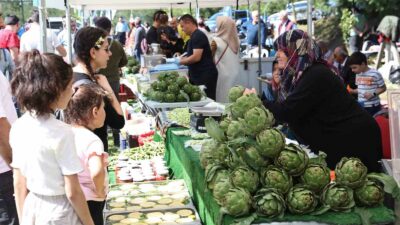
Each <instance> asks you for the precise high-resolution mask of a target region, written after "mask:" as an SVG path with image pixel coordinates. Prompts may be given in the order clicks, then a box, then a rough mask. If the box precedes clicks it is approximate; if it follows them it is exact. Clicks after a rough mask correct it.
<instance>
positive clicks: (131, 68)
mask: <svg viewBox="0 0 400 225" xmlns="http://www.w3.org/2000/svg"><path fill="white" fill-rule="evenodd" d="M125 68H126V69H125V72H126V73H127V74H136V73H139V70H140V63H139V62H138V61H137V60H136V59H135V58H133V57H132V56H128V63H127V64H126V66H125Z"/></svg>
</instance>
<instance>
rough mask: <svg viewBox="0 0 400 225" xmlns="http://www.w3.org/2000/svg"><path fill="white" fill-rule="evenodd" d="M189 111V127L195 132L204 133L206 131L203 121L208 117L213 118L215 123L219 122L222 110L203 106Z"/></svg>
mask: <svg viewBox="0 0 400 225" xmlns="http://www.w3.org/2000/svg"><path fill="white" fill-rule="evenodd" d="M190 111H191V112H192V114H191V115H190V126H191V127H192V128H194V129H195V130H196V131H198V132H201V133H206V132H207V129H206V126H205V123H204V120H205V119H206V118H208V117H212V118H214V119H215V120H216V121H220V120H221V118H222V115H223V113H224V110H223V109H222V108H220V107H217V106H203V107H191V108H190Z"/></svg>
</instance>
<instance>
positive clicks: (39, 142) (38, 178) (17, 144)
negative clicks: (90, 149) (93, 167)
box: [10, 112, 82, 196]
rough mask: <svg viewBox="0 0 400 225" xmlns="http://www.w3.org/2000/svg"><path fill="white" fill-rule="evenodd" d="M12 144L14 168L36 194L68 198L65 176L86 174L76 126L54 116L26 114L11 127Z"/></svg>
mask: <svg viewBox="0 0 400 225" xmlns="http://www.w3.org/2000/svg"><path fill="white" fill-rule="evenodd" d="M10 145H11V147H12V150H13V161H12V164H11V165H12V167H13V168H18V169H20V171H21V173H22V175H23V176H24V177H25V178H26V185H27V188H28V190H29V191H32V192H33V193H36V194H40V195H45V196H55V195H64V194H65V188H64V187H65V183H64V175H73V174H78V173H79V172H81V171H82V166H81V163H80V161H79V158H78V156H77V154H76V150H75V140H74V134H73V132H72V127H71V126H70V125H68V124H65V123H63V122H61V121H59V120H57V119H56V118H55V116H54V115H52V114H51V115H49V117H47V118H44V117H36V116H34V115H32V114H31V113H30V112H26V113H25V114H24V115H23V116H22V117H21V118H19V119H18V120H17V121H16V122H15V123H14V124H13V125H12V127H11V132H10Z"/></svg>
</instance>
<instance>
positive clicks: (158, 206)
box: [104, 180, 194, 219]
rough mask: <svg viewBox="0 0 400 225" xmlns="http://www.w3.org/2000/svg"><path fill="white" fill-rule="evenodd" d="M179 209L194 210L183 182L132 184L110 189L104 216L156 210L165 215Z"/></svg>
mask: <svg viewBox="0 0 400 225" xmlns="http://www.w3.org/2000/svg"><path fill="white" fill-rule="evenodd" d="M177 209H179V210H180V209H190V210H194V208H193V203H192V201H191V199H190V195H189V192H188V189H187V187H186V186H185V184H184V182H183V180H171V181H157V182H145V183H130V184H120V185H112V186H111V187H110V191H109V193H108V195H107V199H106V204H105V209H104V215H105V216H106V217H107V216H108V215H116V214H115V213H118V214H121V213H129V212H151V211H154V210H157V211H159V212H164V213H165V212H167V211H174V210H175V211H176V210H177ZM178 218H179V217H178ZM178 218H175V219H178Z"/></svg>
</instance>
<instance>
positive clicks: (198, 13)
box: [196, 0, 200, 20]
mask: <svg viewBox="0 0 400 225" xmlns="http://www.w3.org/2000/svg"><path fill="white" fill-rule="evenodd" d="M196 19H197V20H199V19H200V8H199V0H196Z"/></svg>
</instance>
